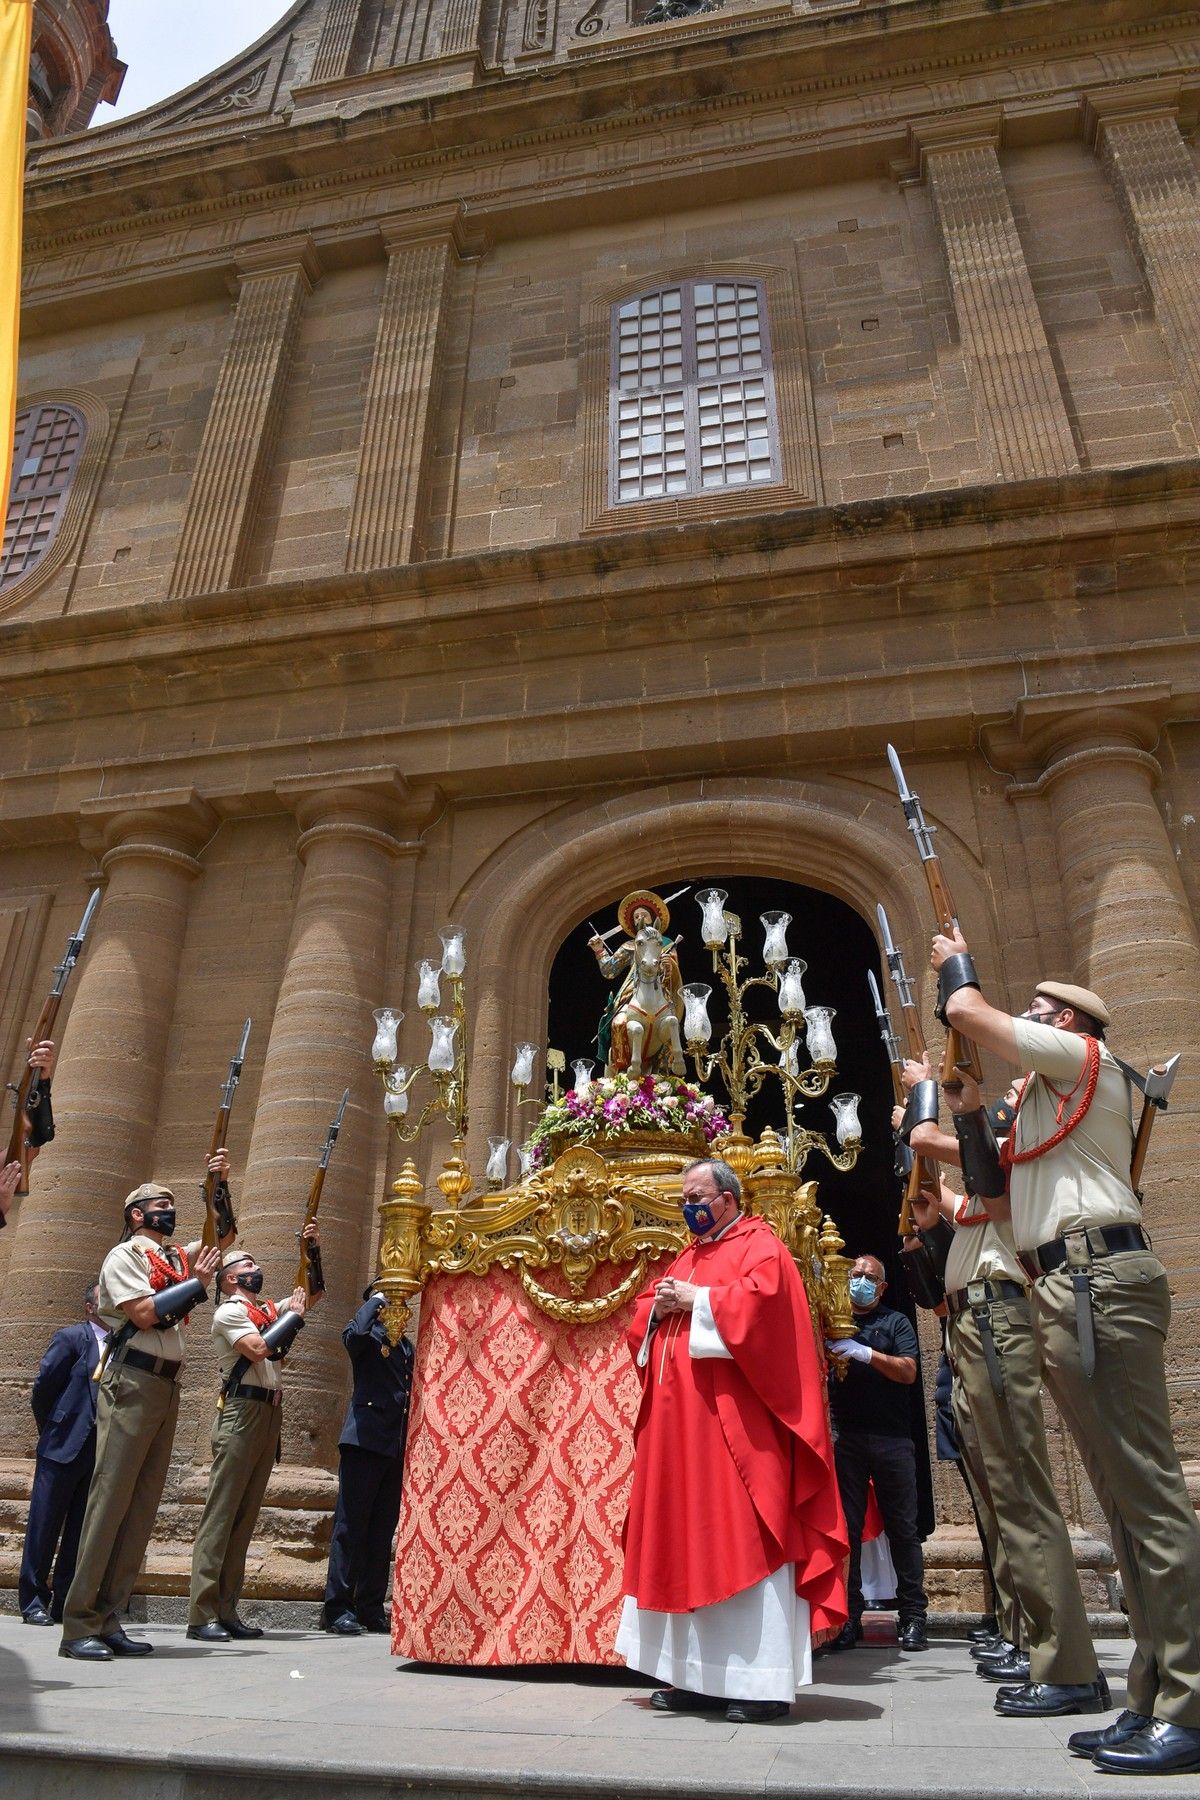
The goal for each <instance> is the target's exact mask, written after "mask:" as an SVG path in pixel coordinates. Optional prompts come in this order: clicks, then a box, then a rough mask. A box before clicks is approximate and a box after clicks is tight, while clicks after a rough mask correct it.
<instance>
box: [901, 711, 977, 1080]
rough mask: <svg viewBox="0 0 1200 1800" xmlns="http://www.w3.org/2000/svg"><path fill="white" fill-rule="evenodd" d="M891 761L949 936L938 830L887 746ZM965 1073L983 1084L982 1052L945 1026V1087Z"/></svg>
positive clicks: (950, 918) (951, 924)
mask: <svg viewBox="0 0 1200 1800" xmlns="http://www.w3.org/2000/svg"><path fill="white" fill-rule="evenodd" d="M887 753H888V761H889V762H890V763H891V765H892V774H893V776H894V777H895V782H896V789H897V792H898V793H899V795H900V805H901V806H902V807H903V809H904V817H905V819H906V820H907V821H908V829H909V830H910V831H911V832H912V834H913V838H914V840H915V842H916V846H917V854H918V856H919V857H920V858H921V867H922V868H923V869H924V871H925V880H926V882H927V883H928V885H929V897H930V899H931V900H932V901H933V912H934V917H935V918H936V920H937V928H938V930H939V931H942V932H945V933H947V935H948V934H949V933H951V932H954V931H957V930H958V913H957V911H956V909H955V905H954V901H953V899H952V897H951V894H950V884H949V882H948V881H947V880H946V871H945V870H944V869H943V868H942V859H941V857H940V856H939V855H938V853H937V851H936V850H935V849H934V847H933V834H934V831H935V829H936V828H935V827H934V826H932V825H927V824H926V822H925V814H924V813H923V811H922V810H921V796H920V795H919V794H914V793H913V791H912V789H911V788H910V787H909V785H908V782H907V780H906V779H905V774H904V770H903V768H902V767H901V764H900V758H899V757H898V756H897V755H896V752H895V751H894V750H893V748H892V746H891V745H890V744H889V745H888V747H887ZM962 1071H965V1072H966V1073H967V1074H969V1075H970V1076H971V1078H972V1079H973V1080H974V1081H977V1082H979V1083H981V1084H982V1082H983V1065H982V1064H981V1062H980V1060H979V1052H978V1050H976V1048H975V1046H974V1044H972V1043H971V1042H970V1041H969V1040H968V1039H967V1038H965V1037H963V1036H962V1034H961V1033H960V1032H958V1031H956V1030H955V1028H954V1026H953V1025H949V1024H948V1025H947V1026H946V1053H945V1055H944V1056H943V1058H942V1076H941V1081H942V1086H943V1087H944V1088H958V1087H961V1086H962V1081H961V1079H960V1073H961V1072H962Z"/></svg>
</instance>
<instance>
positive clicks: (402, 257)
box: [346, 209, 458, 569]
mask: <svg viewBox="0 0 1200 1800" xmlns="http://www.w3.org/2000/svg"><path fill="white" fill-rule="evenodd" d="M457 227H458V213H457V211H456V210H450V209H447V210H446V211H445V212H444V213H443V214H442V215H441V216H440V218H438V219H435V220H431V219H430V218H429V217H428V216H426V217H425V218H423V219H422V220H420V221H419V222H416V221H412V222H410V221H404V220H401V221H397V222H396V223H395V224H394V225H389V226H385V227H384V230H383V239H384V244H385V246H386V249H387V255H388V270H387V278H386V281H385V283H384V290H383V305H382V308H381V311H380V315H379V329H378V332H377V334H376V338H375V354H374V358H373V360H372V363H371V378H370V384H369V386H368V389H367V401H366V408H365V413H364V418H363V435H362V447H361V450H360V452H359V463H358V475H357V479H356V481H355V487H354V500H353V503H352V506H351V510H350V529H349V543H348V546H347V552H346V567H347V568H348V569H383V568H394V567H396V566H397V565H399V564H401V563H407V562H411V561H413V560H414V557H415V556H416V555H417V553H418V552H419V535H420V526H421V519H422V507H423V501H424V493H425V488H426V485H427V482H428V463H429V451H430V441H431V438H432V435H433V426H434V421H435V418H436V410H435V409H436V404H437V389H438V384H439V378H440V374H441V361H442V345H443V340H444V335H445V315H446V302H447V297H448V291H449V287H450V281H451V276H452V274H453V270H454V267H455V264H456V261H457V256H458V246H457Z"/></svg>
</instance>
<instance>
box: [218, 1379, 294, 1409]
mask: <svg viewBox="0 0 1200 1800" xmlns="http://www.w3.org/2000/svg"><path fill="white" fill-rule="evenodd" d="M229 1398H230V1399H231V1400H261V1401H262V1403H263V1405H264V1406H278V1405H279V1402H280V1401H281V1400H282V1399H283V1390H282V1389H281V1388H260V1387H247V1386H246V1385H245V1383H244V1382H241V1381H239V1382H238V1384H237V1386H236V1387H233V1388H230V1390H229Z"/></svg>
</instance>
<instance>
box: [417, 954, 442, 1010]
mask: <svg viewBox="0 0 1200 1800" xmlns="http://www.w3.org/2000/svg"><path fill="white" fill-rule="evenodd" d="M416 971H417V1005H418V1006H419V1007H420V1009H421V1011H422V1012H426V1013H430V1012H436V1011H437V1009H438V1007H439V1006H440V1005H441V1004H442V990H441V987H440V985H439V984H440V982H441V979H442V971H441V969H440V968H439V967H438V965H437V963H435V962H430V961H429V960H428V958H426V960H425V961H424V962H419V963H417V964H416Z"/></svg>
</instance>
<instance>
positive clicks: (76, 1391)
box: [18, 1284, 108, 1625]
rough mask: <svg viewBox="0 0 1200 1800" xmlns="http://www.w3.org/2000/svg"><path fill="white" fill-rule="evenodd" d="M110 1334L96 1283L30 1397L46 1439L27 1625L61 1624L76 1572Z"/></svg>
mask: <svg viewBox="0 0 1200 1800" xmlns="http://www.w3.org/2000/svg"><path fill="white" fill-rule="evenodd" d="M107 1335H108V1334H107V1332H106V1331H105V1329H104V1327H103V1325H101V1324H100V1322H99V1320H98V1318H97V1316H96V1288H95V1285H94V1284H93V1285H92V1286H91V1287H90V1288H89V1289H88V1290H87V1292H86V1294H85V1295H84V1297H83V1323H82V1324H80V1325H64V1326H63V1328H62V1330H61V1331H56V1332H55V1334H54V1336H53V1337H52V1338H51V1339H50V1343H49V1345H48V1346H47V1349H46V1354H45V1356H43V1358H42V1363H41V1367H40V1368H39V1370H38V1372H37V1376H36V1378H35V1380H34V1383H33V1389H32V1391H31V1393H30V1396H29V1401H30V1405H31V1406H32V1407H33V1416H34V1418H35V1419H36V1420H37V1426H38V1433H39V1436H38V1443H37V1460H36V1463H35V1465H34V1474H33V1492H32V1494H31V1495H30V1499H29V1520H28V1523H27V1525H26V1527H25V1550H24V1553H23V1555H22V1557H21V1575H20V1581H19V1585H18V1599H19V1602H20V1607H21V1617H22V1618H23V1619H24V1621H25V1623H26V1624H27V1625H52V1624H55V1623H56V1622H61V1620H62V1616H63V1601H64V1600H65V1599H66V1597H67V1589H68V1588H69V1587H70V1585H71V1578H72V1576H73V1575H74V1573H75V1558H76V1555H77V1553H78V1550H79V1532H80V1528H81V1527H82V1525H83V1514H84V1509H85V1507H86V1506H87V1496H88V1483H89V1482H90V1481H91V1479H92V1469H93V1467H94V1466H95V1461H96V1394H97V1387H96V1383H95V1382H94V1381H93V1380H92V1376H93V1374H94V1373H95V1368H96V1364H97V1363H98V1362H99V1360H100V1347H101V1345H102V1344H103V1342H104V1339H105V1337H106V1336H107ZM56 1550H57V1552H58V1555H57V1557H56V1556H55V1551H56ZM51 1566H53V1575H51Z"/></svg>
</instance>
